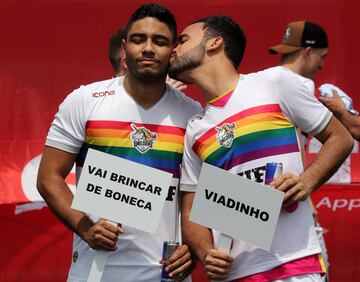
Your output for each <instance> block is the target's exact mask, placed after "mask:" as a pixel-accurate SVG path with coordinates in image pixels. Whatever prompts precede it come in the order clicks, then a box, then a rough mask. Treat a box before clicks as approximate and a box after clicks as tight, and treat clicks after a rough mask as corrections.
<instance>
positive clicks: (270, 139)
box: [169, 16, 353, 282]
mask: <svg viewBox="0 0 360 282" xmlns="http://www.w3.org/2000/svg"><path fill="white" fill-rule="evenodd" d="M245 45H246V39H245V36H244V33H243V31H242V30H241V28H240V27H239V26H238V25H237V24H236V23H235V22H233V21H232V20H231V19H230V18H228V17H224V16H212V17H208V18H205V19H202V20H199V21H197V22H195V23H193V24H191V25H189V26H188V27H186V28H185V30H184V31H183V32H182V34H181V35H180V37H179V38H178V44H177V46H176V48H174V52H173V55H172V58H171V60H170V62H171V67H170V70H169V74H170V77H173V78H175V79H178V80H180V81H183V82H185V83H193V84H196V85H197V86H198V87H199V88H200V89H201V91H202V93H203V95H204V97H205V100H206V101H207V105H206V107H205V112H204V114H203V115H199V116H197V117H195V118H193V119H192V120H191V121H189V123H188V126H187V131H186V136H185V152H184V158H183V166H182V177H181V181H180V189H181V190H182V191H184V194H183V206H182V227H183V239H184V241H185V242H186V243H187V244H188V245H189V246H190V248H191V249H193V250H194V252H195V254H196V255H197V256H198V258H199V259H200V260H201V262H202V263H203V264H204V267H205V270H206V274H207V276H208V277H209V278H210V279H216V280H223V279H226V281H237V282H239V281H241V282H244V281H247V282H248V281H321V277H320V274H321V273H323V271H324V269H323V268H322V264H321V261H320V260H319V254H320V252H321V249H320V247H319V244H318V241H317V238H316V233H315V226H314V224H313V221H312V216H311V208H310V205H309V201H308V196H309V195H310V194H311V193H312V192H313V191H315V190H316V189H317V188H319V187H320V186H321V184H323V183H324V182H325V181H326V180H327V179H328V178H329V177H330V176H331V175H332V174H333V173H334V172H335V171H336V169H337V168H338V167H339V166H340V165H341V163H342V162H343V161H344V159H345V158H346V156H347V155H348V154H349V153H350V151H351V148H352V145H353V142H352V138H351V136H350V134H349V133H348V132H347V130H346V129H345V128H344V127H343V126H342V125H341V123H340V122H338V121H337V120H336V119H335V118H333V116H332V114H331V112H329V111H328V110H327V109H326V108H325V107H324V106H323V105H322V104H321V103H320V102H319V101H318V100H317V99H316V98H315V97H314V95H313V89H314V86H313V82H312V81H311V80H309V79H306V78H304V77H302V76H299V75H297V74H295V73H293V72H291V71H289V70H287V69H285V68H283V67H273V68H270V69H266V70H264V71H261V72H258V73H252V74H248V75H245V76H243V75H241V76H239V75H238V73H237V70H236V69H237V67H238V65H239V64H240V61H241V59H242V56H243V53H244V50H245ZM298 127H299V128H301V129H302V130H303V131H304V132H307V133H309V134H312V135H314V136H315V137H316V138H317V139H318V140H319V141H320V142H321V143H323V147H322V149H321V151H320V152H319V154H318V156H317V158H316V159H315V160H314V161H313V163H312V164H311V165H310V166H309V167H308V168H307V169H306V170H305V171H303V166H302V160H301V153H300V147H299V142H298V140H299V136H298V133H297V128H298ZM219 128H224V129H225V128H226V129H228V130H230V131H231V132H228V133H227V134H228V136H227V137H228V138H230V139H231V141H232V142H230V145H229V143H228V142H227V143H226V144H224V143H222V140H223V139H222V138H221V137H223V136H221V134H220V132H222V131H220V130H219ZM202 162H207V163H209V164H211V165H214V166H217V167H219V168H222V169H225V170H228V171H230V172H231V173H234V174H238V175H243V176H246V177H247V178H249V179H251V180H254V181H257V182H260V183H263V181H264V174H265V173H264V170H265V169H264V167H265V164H266V163H268V162H281V163H282V164H283V167H284V172H285V174H284V175H282V176H280V177H279V178H278V179H276V180H275V181H274V182H273V183H272V186H273V187H274V188H276V189H278V190H280V191H283V192H284V193H285V197H284V203H283V208H282V210H281V213H280V216H279V220H278V223H277V228H276V231H275V235H274V239H273V243H272V247H271V251H270V252H268V251H265V250H263V249H261V248H258V247H256V246H254V245H251V244H249V243H246V242H244V241H240V240H235V239H234V240H233V242H232V247H231V250H230V254H227V253H225V252H223V251H220V250H216V246H217V243H218V240H219V235H220V234H219V232H217V231H215V230H212V233H213V238H214V244H213V242H212V238H211V233H210V232H211V231H209V229H208V228H205V227H203V226H201V225H198V224H195V223H193V222H191V221H190V220H189V215H190V210H191V206H192V203H193V199H194V194H195V193H194V192H195V191H196V185H197V183H198V178H199V174H200V170H201V164H202ZM234 224H235V223H234ZM241 228H246V226H239V229H241Z"/></svg>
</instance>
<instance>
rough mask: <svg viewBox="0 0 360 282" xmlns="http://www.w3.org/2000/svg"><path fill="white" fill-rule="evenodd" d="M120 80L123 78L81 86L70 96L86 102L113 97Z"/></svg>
mask: <svg viewBox="0 0 360 282" xmlns="http://www.w3.org/2000/svg"><path fill="white" fill-rule="evenodd" d="M120 80H121V78H119V77H117V78H111V79H107V80H102V81H96V82H92V83H89V84H85V85H81V86H80V87H79V88H77V89H75V90H73V91H72V93H71V94H70V95H69V96H72V97H74V98H75V97H77V98H75V99H81V100H83V99H85V101H86V100H89V99H90V100H92V99H93V98H100V97H105V96H113V95H114V94H115V91H116V90H117V88H118V86H119V83H120ZM90 100H89V101H90Z"/></svg>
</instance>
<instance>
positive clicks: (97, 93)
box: [92, 90, 115, 98]
mask: <svg viewBox="0 0 360 282" xmlns="http://www.w3.org/2000/svg"><path fill="white" fill-rule="evenodd" d="M111 95H115V90H110V91H102V92H95V93H93V94H92V96H93V98H100V97H105V96H111Z"/></svg>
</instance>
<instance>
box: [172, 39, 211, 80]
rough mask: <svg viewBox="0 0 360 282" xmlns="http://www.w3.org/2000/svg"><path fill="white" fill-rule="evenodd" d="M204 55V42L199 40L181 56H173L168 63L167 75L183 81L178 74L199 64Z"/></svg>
mask: <svg viewBox="0 0 360 282" xmlns="http://www.w3.org/2000/svg"><path fill="white" fill-rule="evenodd" d="M204 57H205V44H204V43H203V42H200V43H199V45H198V46H196V47H194V48H193V49H191V50H189V51H187V52H186V53H185V54H184V55H182V56H179V57H177V56H175V57H174V59H173V62H172V63H171V64H170V68H169V77H171V78H173V79H178V80H181V81H184V80H183V79H182V78H180V77H179V76H180V75H181V74H182V73H184V72H185V71H188V70H192V69H194V68H197V67H198V66H200V65H201V64H202V63H203V61H204Z"/></svg>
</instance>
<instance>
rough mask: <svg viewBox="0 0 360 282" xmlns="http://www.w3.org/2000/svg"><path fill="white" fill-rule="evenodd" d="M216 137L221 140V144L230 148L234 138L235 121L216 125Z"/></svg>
mask: <svg viewBox="0 0 360 282" xmlns="http://www.w3.org/2000/svg"><path fill="white" fill-rule="evenodd" d="M215 129H216V131H217V132H218V133H217V134H216V139H217V140H218V141H219V143H220V145H221V146H223V147H226V148H230V147H231V145H232V142H233V140H234V137H235V135H234V129H235V124H234V123H224V124H223V125H222V126H216V127H215Z"/></svg>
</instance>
